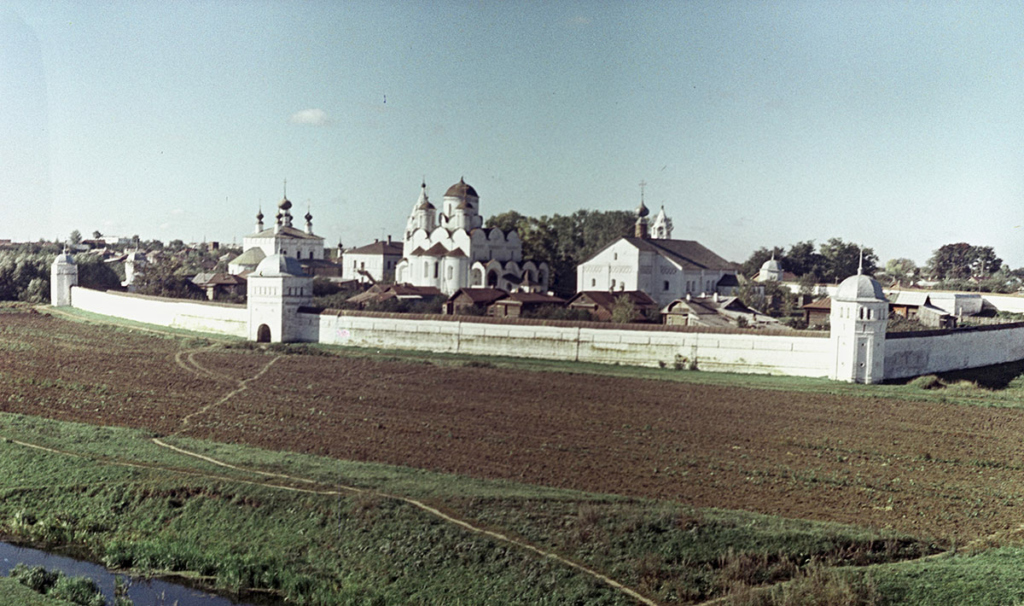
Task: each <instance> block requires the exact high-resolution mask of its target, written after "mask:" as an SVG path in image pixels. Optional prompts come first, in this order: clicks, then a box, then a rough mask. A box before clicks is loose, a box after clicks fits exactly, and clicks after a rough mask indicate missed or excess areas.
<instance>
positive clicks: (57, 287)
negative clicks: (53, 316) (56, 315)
mask: <svg viewBox="0 0 1024 606" xmlns="http://www.w3.org/2000/svg"><path fill="white" fill-rule="evenodd" d="M72 286H78V265H77V264H75V259H74V257H72V256H71V255H69V254H68V252H67V250H65V251H64V252H62V253H60V254H59V255H57V258H56V259H54V260H53V264H52V265H50V305H53V306H54V307H67V306H69V305H71V287H72Z"/></svg>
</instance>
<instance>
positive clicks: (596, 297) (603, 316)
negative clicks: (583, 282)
mask: <svg viewBox="0 0 1024 606" xmlns="http://www.w3.org/2000/svg"><path fill="white" fill-rule="evenodd" d="M621 297H625V299H626V301H628V302H629V304H630V305H632V307H633V311H634V315H635V316H636V317H637V318H644V317H648V316H650V315H652V312H657V311H658V309H659V307H658V303H657V302H656V301H655V300H654V299H652V298H651V297H650V296H649V295H648V294H647V293H645V292H643V291H642V290H630V291H622V292H608V291H605V290H585V291H583V292H578V293H576V296H574V297H573V298H571V299H569V303H568V304H567V307H568V308H569V309H579V310H582V311H586V312H588V313H589V314H590V317H591V319H593V320H595V321H597V322H610V321H611V319H612V313H613V311H614V309H615V305H616V304H617V302H618V301H619V300H620V298H621ZM637 318H634V319H637Z"/></svg>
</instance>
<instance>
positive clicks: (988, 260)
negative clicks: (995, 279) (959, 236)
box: [928, 242, 1003, 280]
mask: <svg viewBox="0 0 1024 606" xmlns="http://www.w3.org/2000/svg"><path fill="white" fill-rule="evenodd" d="M1002 265H1003V260H1002V259H1000V258H999V257H997V256H996V254H995V251H994V250H993V249H992V247H991V246H972V245H970V244H968V243H966V242H957V243H955V244H943V245H942V246H940V247H939V248H938V250H936V251H935V252H933V253H932V257H931V259H929V260H928V274H929V275H930V276H931V277H932V279H934V280H966V279H968V278H970V277H972V276H976V277H988V276H990V275H992V274H994V273H996V272H998V271H999V269H1000V268H1001V267H1002Z"/></svg>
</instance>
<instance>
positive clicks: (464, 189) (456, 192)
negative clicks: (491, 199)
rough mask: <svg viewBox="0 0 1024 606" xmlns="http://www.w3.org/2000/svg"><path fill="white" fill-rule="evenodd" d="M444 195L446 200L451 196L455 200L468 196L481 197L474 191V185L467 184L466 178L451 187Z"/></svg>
mask: <svg viewBox="0 0 1024 606" xmlns="http://www.w3.org/2000/svg"><path fill="white" fill-rule="evenodd" d="M444 195H445V197H446V198H447V197H449V196H451V197H454V198H465V197H466V196H473V197H474V198H479V197H480V196H478V195H477V193H476V190H475V189H473V186H472V185H467V184H466V180H465V178H463V179H459V182H458V183H456V184H455V185H452V186H451V187H449V188H448V191H446V192H444Z"/></svg>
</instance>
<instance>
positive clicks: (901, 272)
mask: <svg viewBox="0 0 1024 606" xmlns="http://www.w3.org/2000/svg"><path fill="white" fill-rule="evenodd" d="M917 272H918V269H917V265H916V264H915V263H914V262H913V261H911V260H910V259H904V258H899V259H889V260H888V261H886V262H885V275H886V276H888V277H889V279H890V280H891V281H892V285H893V286H896V287H897V288H898V287H900V286H901V285H904V284H906V285H910V284H911V283H912V282H913V281H914V278H916V277H917Z"/></svg>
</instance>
